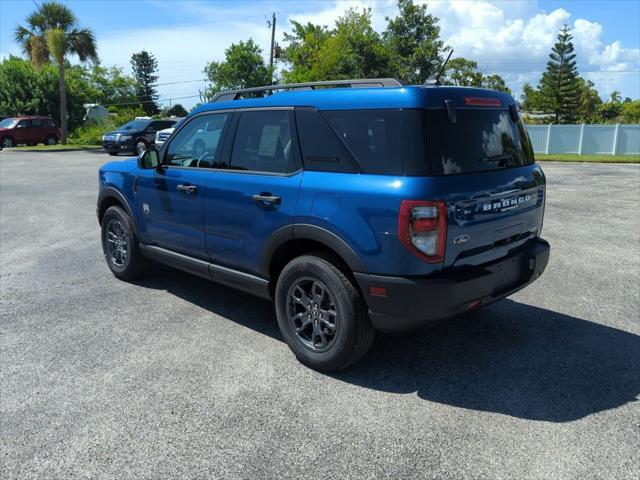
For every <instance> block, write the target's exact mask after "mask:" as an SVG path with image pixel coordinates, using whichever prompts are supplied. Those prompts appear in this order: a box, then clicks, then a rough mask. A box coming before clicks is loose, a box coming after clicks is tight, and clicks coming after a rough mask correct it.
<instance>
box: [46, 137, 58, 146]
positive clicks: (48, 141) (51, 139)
mask: <svg viewBox="0 0 640 480" xmlns="http://www.w3.org/2000/svg"><path fill="white" fill-rule="evenodd" d="M55 143H56V139H55V138H53V137H49V140H47V144H48V145H55Z"/></svg>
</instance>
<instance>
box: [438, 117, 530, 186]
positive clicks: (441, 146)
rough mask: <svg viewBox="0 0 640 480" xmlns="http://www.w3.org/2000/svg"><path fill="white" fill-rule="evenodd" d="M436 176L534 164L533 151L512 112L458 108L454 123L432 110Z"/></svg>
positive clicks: (523, 130)
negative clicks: (512, 116) (512, 117)
mask: <svg viewBox="0 0 640 480" xmlns="http://www.w3.org/2000/svg"><path fill="white" fill-rule="evenodd" d="M427 116H428V126H429V133H430V140H431V142H430V143H431V169H432V173H433V174H434V175H453V174H456V173H473V172H481V171H486V170H496V169H501V168H509V167H519V166H522V165H530V164H532V163H533V162H534V157H533V148H532V147H531V144H530V142H529V137H528V136H527V133H526V131H525V129H524V126H523V125H522V122H521V121H520V120H519V121H518V122H517V123H514V122H513V120H511V116H510V115H509V111H508V110H487V109H463V108H461V109H457V110H456V122H455V123H451V122H450V121H449V119H448V117H447V113H446V111H445V109H443V108H437V109H430V110H428V114H427Z"/></svg>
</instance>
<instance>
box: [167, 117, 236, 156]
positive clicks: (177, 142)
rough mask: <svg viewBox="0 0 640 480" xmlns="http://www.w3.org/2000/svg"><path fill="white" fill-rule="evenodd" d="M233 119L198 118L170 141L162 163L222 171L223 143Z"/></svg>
mask: <svg viewBox="0 0 640 480" xmlns="http://www.w3.org/2000/svg"><path fill="white" fill-rule="evenodd" d="M230 118H231V114H230V113H215V114H210V115H200V116H198V117H195V118H194V119H193V120H191V121H190V122H189V123H187V124H186V125H185V126H184V127H183V128H181V129H180V131H179V132H178V133H176V135H175V136H174V137H173V138H172V139H171V141H170V142H169V146H168V147H167V149H166V153H165V156H164V161H163V162H162V163H163V164H164V165H174V166H179V167H201V168H220V167H221V166H222V165H220V155H221V153H222V152H221V150H222V148H221V147H222V142H221V140H222V137H223V134H224V132H225V129H226V128H227V126H228V124H229V120H230Z"/></svg>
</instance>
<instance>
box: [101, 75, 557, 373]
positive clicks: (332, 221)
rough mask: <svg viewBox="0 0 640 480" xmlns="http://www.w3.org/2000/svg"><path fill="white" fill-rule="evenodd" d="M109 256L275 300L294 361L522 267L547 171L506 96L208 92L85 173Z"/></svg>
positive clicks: (327, 89)
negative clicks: (159, 134) (156, 134)
mask: <svg viewBox="0 0 640 480" xmlns="http://www.w3.org/2000/svg"><path fill="white" fill-rule="evenodd" d="M99 177H100V192H99V197H98V208H97V214H98V219H99V222H100V225H101V227H102V247H103V250H104V253H105V258H106V261H107V265H108V266H109V268H110V269H111V271H112V272H113V274H114V275H115V276H116V277H118V278H120V279H123V280H132V279H134V278H136V277H138V276H139V275H140V274H141V273H142V271H143V270H144V267H145V266H146V265H147V263H148V261H149V260H154V261H158V262H161V263H164V264H167V265H170V266H173V267H176V268H179V269H182V270H185V271H187V272H191V273H193V274H196V275H199V276H201V277H204V278H206V279H208V280H213V281H216V282H219V283H223V284H225V285H230V286H232V287H236V288H238V289H241V290H244V291H246V292H249V293H252V294H255V295H259V296H261V297H264V298H268V299H273V301H274V302H275V307H276V315H277V319H278V323H279V326H280V330H281V332H282V336H283V337H284V339H285V340H286V342H287V344H288V345H289V347H290V348H291V350H292V351H293V352H294V354H295V355H296V357H297V358H298V359H299V360H300V361H301V362H303V363H304V364H306V365H308V366H310V367H312V368H315V369H318V370H323V371H335V370H339V369H342V368H345V367H347V366H349V365H351V364H352V363H354V362H356V361H357V360H358V359H360V358H361V357H362V356H363V355H364V354H365V353H366V352H367V350H368V349H369V347H370V346H371V343H372V341H373V337H374V332H375V331H376V330H382V331H385V330H386V331H389V330H398V329H408V328H415V327H419V326H423V325H427V324H430V323H434V322H436V321H440V320H443V319H447V318H450V317H453V316H456V315H459V314H463V313H466V312H470V311H473V310H476V309H478V308H480V307H483V306H485V305H488V304H490V303H492V302H495V301H497V300H500V299H502V298H504V297H506V296H508V295H511V294H512V293H514V292H516V291H518V290H520V289H522V288H523V287H525V286H527V285H528V284H529V283H531V282H533V281H534V280H535V279H537V278H538V277H539V276H540V275H541V274H542V272H543V271H544V269H545V267H546V265H547V261H548V259H549V244H548V243H547V242H545V241H544V240H543V239H542V238H541V237H540V232H541V230H542V220H543V215H544V206H545V183H546V182H545V176H544V174H543V172H542V169H541V168H540V166H538V165H537V164H536V163H535V160H534V156H533V150H532V148H531V143H530V141H529V138H528V136H527V133H526V131H525V129H524V126H523V124H522V121H521V120H520V118H519V114H518V109H517V107H516V103H515V101H514V100H513V98H512V97H511V96H509V95H506V94H503V93H500V92H495V91H490V90H483V89H475V88H461V87H445V86H438V85H424V86H403V85H402V84H400V83H399V82H398V81H396V80H393V79H368V80H350V81H337V82H314V83H308V84H293V85H277V86H268V87H260V88H255V89H246V90H241V91H232V92H223V93H220V94H219V95H218V96H217V97H216V98H215V99H214V100H213V101H212V102H211V103H209V104H206V105H202V106H201V107H199V108H197V109H196V110H195V111H193V112H192V113H191V114H190V115H189V116H188V117H187V118H186V120H185V121H184V122H183V123H182V124H181V125H180V126H179V128H177V129H176V131H175V132H174V133H173V134H172V135H171V137H170V138H169V139H168V140H167V142H165V144H164V145H163V147H162V148H161V150H159V151H156V150H147V151H145V152H143V153H141V154H140V155H139V157H138V158H137V161H136V160H135V159H131V160H127V161H119V162H111V163H107V164H105V165H103V166H102V168H101V169H100V174H99Z"/></svg>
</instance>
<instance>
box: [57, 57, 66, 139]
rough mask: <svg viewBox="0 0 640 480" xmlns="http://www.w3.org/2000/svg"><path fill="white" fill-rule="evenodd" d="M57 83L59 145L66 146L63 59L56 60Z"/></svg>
mask: <svg viewBox="0 0 640 480" xmlns="http://www.w3.org/2000/svg"><path fill="white" fill-rule="evenodd" d="M58 82H59V89H60V136H61V139H60V143H62V144H63V145H66V144H67V82H66V81H65V78H64V57H63V58H59V59H58Z"/></svg>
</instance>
